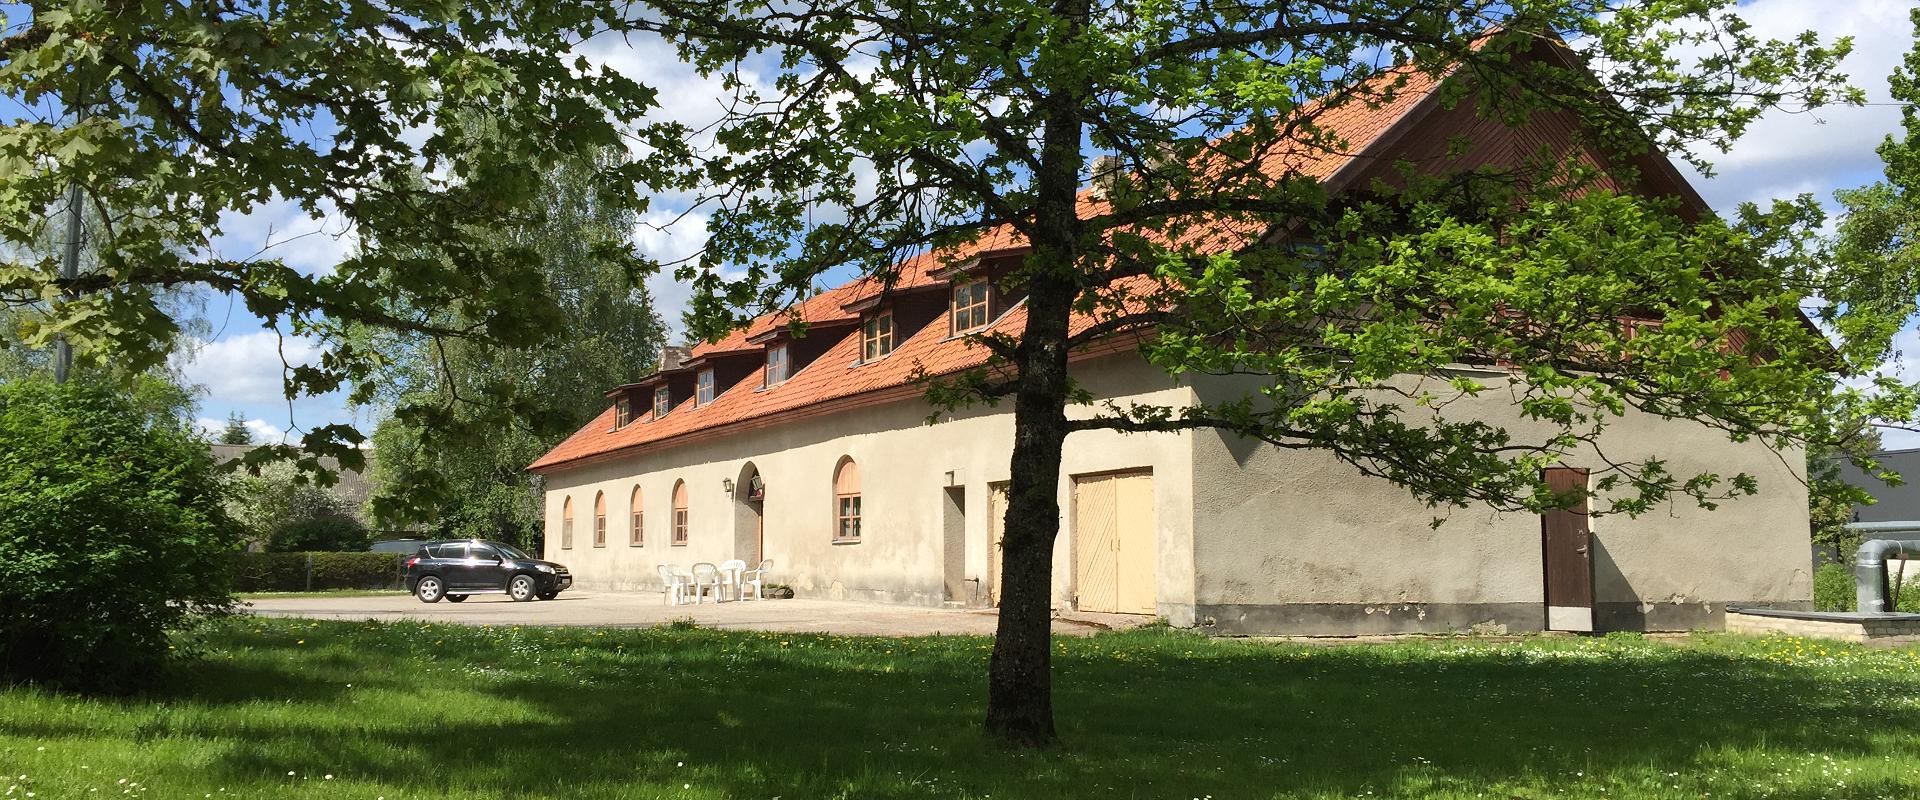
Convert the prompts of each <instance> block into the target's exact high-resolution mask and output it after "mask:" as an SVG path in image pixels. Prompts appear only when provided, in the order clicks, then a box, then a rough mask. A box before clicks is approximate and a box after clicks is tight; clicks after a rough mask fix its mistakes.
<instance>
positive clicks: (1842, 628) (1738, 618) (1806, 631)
mask: <svg viewBox="0 0 1920 800" xmlns="http://www.w3.org/2000/svg"><path fill="white" fill-rule="evenodd" d="M1727 632H1728V633H1752V634H1767V633H1783V634H1786V635H1788V636H1810V637H1814V638H1818V639H1834V640H1838V641H1842V642H1856V643H1859V644H1864V645H1867V646H1869V647H1905V646H1908V645H1916V644H1920V614H1862V613H1858V612H1852V611H1784V610H1779V609H1770V608H1742V609H1728V611H1727Z"/></svg>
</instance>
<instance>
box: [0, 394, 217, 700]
mask: <svg viewBox="0 0 1920 800" xmlns="http://www.w3.org/2000/svg"><path fill="white" fill-rule="evenodd" d="M223 493H224V483H223V481H222V480H221V477H220V475H219V472H218V469H217V467H216V466H215V465H214V463H213V458H212V455H211V454H210V453H209V452H208V451H207V447H206V445H205V444H204V443H203V442H202V441H201V440H200V438H199V437H198V436H196V435H194V434H193V432H192V431H191V430H189V429H188V427H187V426H186V425H185V424H184V423H183V422H182V420H180V419H179V418H176V417H173V416H171V415H167V414H153V413H150V412H149V411H148V410H147V409H146V408H144V407H143V406H141V405H140V404H138V403H136V402H134V401H133V400H131V399H129V397H128V396H127V395H126V394H125V393H123V392H122V391H121V390H119V389H118V388H117V387H115V386H113V385H112V384H110V383H107V382H103V381H98V380H80V381H73V382H69V383H68V384H66V385H64V386H60V387H55V386H52V385H51V384H49V383H47V382H45V381H40V380H14V381H9V382H6V383H5V384H0V583H4V584H5V585H6V587H7V590H6V591H5V592H4V593H0V676H3V677H5V678H6V679H9V680H16V681H28V682H34V683H41V684H45V685H48V686H54V687H59V688H64V689H73V690H82V691H97V692H110V693H120V692H129V691H135V690H138V689H142V688H145V687H147V686H149V685H150V684H151V683H152V682H153V680H154V679H155V678H156V677H158V676H159V674H160V668H161V667H163V666H165V664H166V662H167V660H168V658H169V655H170V651H171V649H172V648H170V647H169V646H168V633H169V632H170V631H173V630H177V629H179V628H181V627H182V626H184V625H186V624H188V623H189V621H190V620H191V619H192V618H193V617H194V616H195V615H199V614H206V613H220V612H224V611H226V610H227V609H228V608H229V606H230V605H231V599H230V597H229V594H228V586H229V583H230V568H229V565H228V556H229V554H230V553H231V552H232V551H233V549H234V548H235V546H236V545H237V544H238V538H237V537H236V536H235V534H234V530H235V528H234V526H233V525H232V524H231V523H230V521H229V520H228V519H227V516H226V513H225V511H224V509H223V507H222V505H221V502H222V495H223Z"/></svg>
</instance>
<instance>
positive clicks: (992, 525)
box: [987, 481, 1008, 606]
mask: <svg viewBox="0 0 1920 800" xmlns="http://www.w3.org/2000/svg"><path fill="white" fill-rule="evenodd" d="M1007 486H1008V483H1007V482H1006V481H1001V482H999V483H989V484H987V602H988V603H991V604H993V605H995V606H998V605H1000V563H1001V561H1002V557H1001V553H1000V541H1001V540H1002V539H1005V538H1006V536H1007Z"/></svg>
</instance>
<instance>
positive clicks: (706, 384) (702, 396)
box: [693, 369, 713, 406]
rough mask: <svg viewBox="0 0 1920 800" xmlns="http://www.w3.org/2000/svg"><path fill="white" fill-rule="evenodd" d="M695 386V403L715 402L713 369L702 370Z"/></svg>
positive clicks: (702, 404) (700, 404) (699, 404)
mask: <svg viewBox="0 0 1920 800" xmlns="http://www.w3.org/2000/svg"><path fill="white" fill-rule="evenodd" d="M694 387H695V388H694V395H693V404H694V405H696V406H704V405H706V404H708V403H711V402H713V370H710V369H703V370H700V375H699V377H698V378H697V379H696V380H695V382H694Z"/></svg>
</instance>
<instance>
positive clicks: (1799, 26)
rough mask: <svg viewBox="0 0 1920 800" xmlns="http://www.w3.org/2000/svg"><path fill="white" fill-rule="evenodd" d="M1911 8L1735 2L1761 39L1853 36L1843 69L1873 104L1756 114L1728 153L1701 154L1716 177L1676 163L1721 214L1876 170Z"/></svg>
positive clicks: (1890, 120)
mask: <svg viewBox="0 0 1920 800" xmlns="http://www.w3.org/2000/svg"><path fill="white" fill-rule="evenodd" d="M1911 7H1912V6H1911V4H1910V3H1909V2H1906V1H1905V0H1854V1H1853V2H1846V3H1809V2H1806V0H1757V2H1752V3H1747V4H1745V5H1742V6H1741V7H1740V12H1739V13H1740V16H1741V17H1742V18H1743V19H1745V20H1746V21H1748V22H1750V23H1752V25H1753V34H1754V35H1755V36H1758V37H1761V38H1762V39H1786V38H1790V37H1792V36H1794V35H1796V34H1798V33H1800V32H1801V31H1806V30H1813V31H1818V32H1819V33H1820V35H1821V36H1822V37H1823V38H1825V39H1834V38H1838V37H1841V36H1851V37H1853V39H1854V51H1853V54H1852V55H1850V56H1849V57H1848V58H1847V60H1846V62H1845V63H1844V64H1842V69H1843V71H1845V72H1846V73H1847V75H1848V77H1849V79H1850V82H1851V83H1852V84H1853V85H1854V86H1858V87H1860V88H1861V89H1863V90H1864V91H1865V92H1866V94H1867V101H1868V102H1869V103H1875V104H1879V105H1868V106H1864V107H1833V108H1826V109H1821V110H1819V111H1815V112H1810V113H1799V114H1795V113H1785V112H1774V113H1772V114H1768V115H1767V116H1765V117H1762V118H1761V119H1759V120H1758V121H1756V122H1755V123H1754V124H1753V125H1752V126H1751V127H1749V128H1748V129H1747V133H1746V135H1745V136H1742V137H1741V138H1740V140H1739V141H1738V142H1736V143H1734V146H1733V149H1732V150H1731V151H1729V152H1727V153H1724V154H1722V153H1702V155H1704V156H1706V157H1707V158H1708V160H1710V161H1712V162H1713V164H1714V168H1715V171H1716V172H1717V173H1718V174H1717V176H1716V177H1714V178H1711V179H1703V178H1701V177H1699V175H1698V174H1697V173H1695V172H1693V170H1692V169H1691V168H1690V167H1687V166H1685V165H1682V168H1683V169H1685V170H1687V174H1688V177H1689V179H1691V180H1692V181H1693V182H1694V186H1695V187H1697V188H1698V189H1699V190H1700V192H1701V194H1702V195H1705V196H1706V198H1707V200H1708V202H1710V203H1712V204H1713V206H1714V207H1715V208H1716V209H1719V210H1720V211H1722V212H1723V213H1724V212H1728V211H1731V210H1732V209H1733V207H1734V206H1735V205H1737V204H1738V203H1740V202H1742V201H1749V200H1751V201H1756V202H1764V201H1766V200H1770V199H1773V198H1777V197H1791V196H1793V195H1795V194H1798V193H1800V192H1808V191H1810V192H1813V193H1814V194H1815V195H1816V196H1817V197H1819V198H1820V199H1821V200H1823V201H1824V200H1829V199H1831V195H1832V191H1833V189H1835V188H1846V187H1849V186H1853V185H1858V184H1864V183H1868V182H1870V181H1872V180H1873V179H1874V178H1875V177H1876V176H1878V175H1879V172H1880V160H1879V157H1878V156H1877V155H1875V153H1874V151H1873V149H1874V147H1875V146H1877V145H1879V144H1880V141H1881V140H1882V139H1883V138H1885V137H1886V136H1887V134H1890V133H1893V132H1895V131H1896V130H1897V129H1898V128H1899V123H1900V109H1899V108H1897V107H1894V106H1892V105H1890V103H1891V101H1892V98H1891V97H1889V96H1888V94H1887V75H1888V74H1889V73H1891V72H1892V71H1893V69H1894V67H1895V66H1897V65H1898V64H1899V63H1900V59H1901V57H1902V56H1903V55H1905V53H1906V52H1907V51H1908V50H1909V49H1911V48H1912V47H1913V25H1912V23H1911V22H1910V21H1909V20H1908V18H1907V12H1908V10H1909V9H1910V8H1911Z"/></svg>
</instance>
